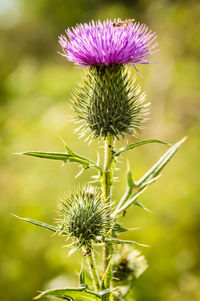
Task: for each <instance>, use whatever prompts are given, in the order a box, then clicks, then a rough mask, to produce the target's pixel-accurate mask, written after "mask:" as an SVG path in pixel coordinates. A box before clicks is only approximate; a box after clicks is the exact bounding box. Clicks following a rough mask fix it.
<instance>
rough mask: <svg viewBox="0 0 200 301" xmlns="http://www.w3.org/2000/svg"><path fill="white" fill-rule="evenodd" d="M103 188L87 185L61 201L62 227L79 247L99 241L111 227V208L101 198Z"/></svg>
mask: <svg viewBox="0 0 200 301" xmlns="http://www.w3.org/2000/svg"><path fill="white" fill-rule="evenodd" d="M101 197H102V193H101V190H99V189H96V188H93V187H90V186H87V187H86V189H81V190H80V191H78V192H77V193H72V194H70V195H69V196H68V197H67V198H66V200H64V201H62V202H60V204H59V207H60V215H61V219H60V221H61V226H62V227H61V228H62V229H63V230H62V231H64V232H66V233H68V234H69V236H70V238H72V239H73V241H74V244H75V245H76V246H78V247H82V246H91V244H92V241H93V242H99V240H101V237H103V236H104V235H105V229H106V230H108V229H109V228H110V221H111V220H110V218H109V216H110V209H109V206H108V205H105V203H104V202H103V201H102V200H101Z"/></svg>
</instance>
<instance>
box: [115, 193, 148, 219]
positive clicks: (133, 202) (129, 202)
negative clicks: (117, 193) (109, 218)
mask: <svg viewBox="0 0 200 301" xmlns="http://www.w3.org/2000/svg"><path fill="white" fill-rule="evenodd" d="M144 190H145V188H143V189H142V190H141V191H139V192H137V193H135V194H134V195H133V197H132V198H130V199H128V200H127V201H126V202H125V203H124V204H122V205H121V206H120V207H119V208H117V209H116V210H115V212H114V216H116V215H117V214H119V213H120V212H122V211H124V210H126V209H127V208H128V207H129V206H131V205H132V204H135V201H136V199H137V198H138V197H139V196H140V195H141V194H142V193H143V192H144Z"/></svg>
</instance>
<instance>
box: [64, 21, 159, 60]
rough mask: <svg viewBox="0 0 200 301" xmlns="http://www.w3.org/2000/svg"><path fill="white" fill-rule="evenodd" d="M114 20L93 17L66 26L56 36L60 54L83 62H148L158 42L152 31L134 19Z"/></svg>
mask: <svg viewBox="0 0 200 301" xmlns="http://www.w3.org/2000/svg"><path fill="white" fill-rule="evenodd" d="M114 22H118V23H120V22H121V20H120V19H117V20H114ZM114 24H115V23H113V22H112V21H111V20H107V21H104V22H103V23H101V22H100V21H98V22H94V21H92V22H90V23H89V24H86V23H85V24H78V25H76V26H75V27H72V29H69V28H68V29H67V30H66V36H64V35H61V36H60V37H59V43H60V45H61V47H62V50H63V53H62V55H63V56H65V57H66V58H67V59H68V60H69V61H72V62H74V63H75V64H77V65H82V66H94V65H95V66H96V65H106V66H108V65H119V64H133V65H134V66H135V64H137V63H141V64H148V63H149V59H150V58H151V57H152V55H153V53H154V52H155V50H154V49H155V47H156V46H157V45H158V43H157V42H156V41H155V39H156V35H155V33H152V32H151V31H149V29H148V27H147V26H146V25H145V24H140V23H137V22H134V23H132V22H130V23H128V24H124V25H122V26H119V27H118V26H114Z"/></svg>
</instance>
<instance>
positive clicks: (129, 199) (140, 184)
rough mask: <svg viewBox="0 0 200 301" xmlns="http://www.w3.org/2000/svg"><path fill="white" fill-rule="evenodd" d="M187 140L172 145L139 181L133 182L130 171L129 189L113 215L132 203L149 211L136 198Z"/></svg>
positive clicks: (154, 179) (156, 177) (128, 178)
mask: <svg viewBox="0 0 200 301" xmlns="http://www.w3.org/2000/svg"><path fill="white" fill-rule="evenodd" d="M185 140H186V138H183V139H181V140H180V141H178V142H177V143H176V144H174V145H173V146H172V147H170V149H169V150H168V151H167V152H166V153H165V154H164V155H163V156H162V157H161V158H160V159H159V160H158V161H157V162H156V164H154V166H153V167H152V168H151V169H150V170H149V171H148V172H147V173H146V174H145V175H144V176H143V177H142V178H140V179H139V180H138V181H137V182H133V183H132V182H131V180H130V179H131V177H132V174H131V172H130V171H128V173H127V184H128V187H127V191H126V193H125V194H124V196H123V197H122V199H121V200H120V202H119V205H118V206H117V208H116V210H115V212H114V213H113V216H116V215H117V214H119V213H120V212H122V211H124V210H126V209H127V208H128V207H129V206H130V205H131V204H134V205H136V206H139V207H141V208H143V209H145V210H147V211H149V209H147V208H145V207H144V206H143V204H141V203H139V202H137V201H136V199H137V198H138V197H139V196H140V195H141V194H142V193H143V192H144V190H145V188H147V187H148V185H150V184H152V183H154V182H155V181H156V180H157V179H158V177H159V173H160V172H161V170H162V169H163V168H164V167H165V165H166V164H167V163H168V162H169V160H170V159H171V158H172V157H173V155H174V154H175V153H176V151H177V150H178V149H179V147H180V146H181V144H182V143H183V142H184V141H185ZM133 185H134V186H133ZM134 188H135V190H136V192H135V193H133V191H134Z"/></svg>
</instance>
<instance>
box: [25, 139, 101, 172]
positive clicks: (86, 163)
mask: <svg viewBox="0 0 200 301" xmlns="http://www.w3.org/2000/svg"><path fill="white" fill-rule="evenodd" d="M65 149H66V151H67V152H66V153H60V152H59V153H56V152H41V151H33V152H32V151H30V152H23V153H19V154H21V155H26V156H33V157H37V158H42V159H51V160H58V161H63V162H64V163H78V164H80V165H81V166H82V167H83V169H87V168H89V167H95V168H97V169H98V170H99V171H100V173H102V169H101V167H100V166H99V165H98V164H96V163H95V162H93V161H91V160H89V159H87V158H85V157H82V156H79V155H77V154H75V153H74V152H72V150H71V148H70V147H69V146H67V145H66V144H65Z"/></svg>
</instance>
